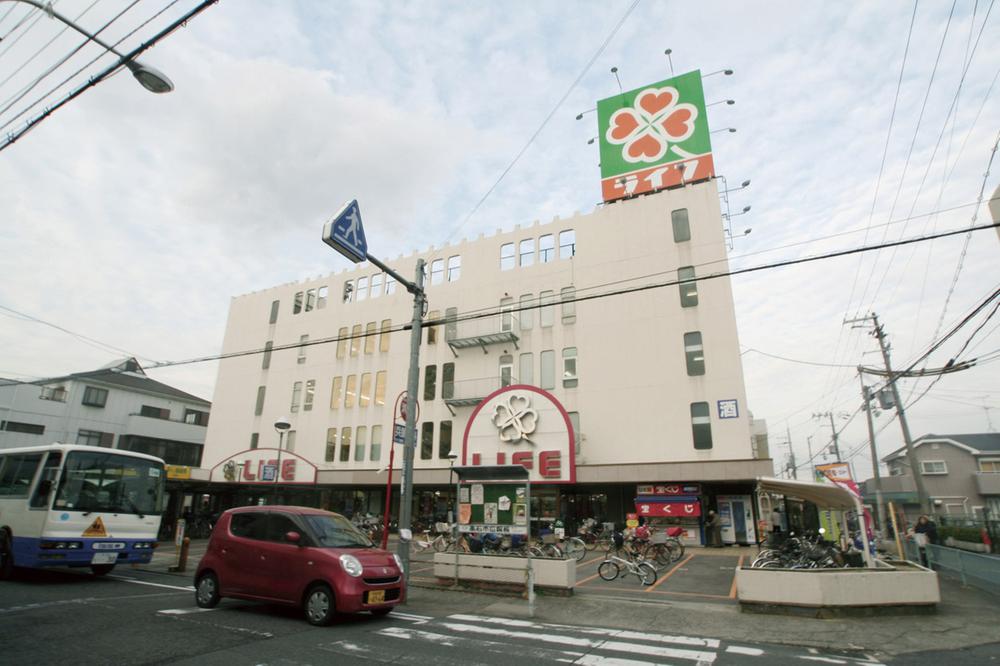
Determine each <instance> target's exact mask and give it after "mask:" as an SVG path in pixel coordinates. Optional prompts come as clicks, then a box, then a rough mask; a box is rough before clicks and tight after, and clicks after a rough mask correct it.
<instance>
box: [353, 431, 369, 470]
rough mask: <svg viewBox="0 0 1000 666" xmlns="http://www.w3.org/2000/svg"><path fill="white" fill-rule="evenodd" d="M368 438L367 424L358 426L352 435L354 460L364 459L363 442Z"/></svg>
mask: <svg viewBox="0 0 1000 666" xmlns="http://www.w3.org/2000/svg"><path fill="white" fill-rule="evenodd" d="M367 440H368V426H358V431H357V433H355V435H354V462H363V461H364V459H365V444H367V443H368V442H367Z"/></svg>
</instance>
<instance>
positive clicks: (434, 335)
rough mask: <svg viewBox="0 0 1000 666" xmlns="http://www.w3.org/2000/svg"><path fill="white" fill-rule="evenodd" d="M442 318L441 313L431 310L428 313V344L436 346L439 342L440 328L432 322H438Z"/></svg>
mask: <svg viewBox="0 0 1000 666" xmlns="http://www.w3.org/2000/svg"><path fill="white" fill-rule="evenodd" d="M440 317H441V312H440V311H438V310H431V311H430V312H428V313H427V322H428V325H427V326H426V328H427V344H429V345H436V344H437V340H438V327H437V326H436V325H434V324H431V323H430V322H434V321H437V320H438V319H439V318H440Z"/></svg>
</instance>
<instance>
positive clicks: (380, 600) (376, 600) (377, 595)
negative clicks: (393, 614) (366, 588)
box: [368, 590, 385, 604]
mask: <svg viewBox="0 0 1000 666" xmlns="http://www.w3.org/2000/svg"><path fill="white" fill-rule="evenodd" d="M368 603H370V604H384V603H385V590H371V591H370V592H369V593H368Z"/></svg>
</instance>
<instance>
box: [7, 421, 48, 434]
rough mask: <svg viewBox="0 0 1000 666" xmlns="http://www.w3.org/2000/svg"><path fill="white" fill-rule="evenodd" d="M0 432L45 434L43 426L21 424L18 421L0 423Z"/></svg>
mask: <svg viewBox="0 0 1000 666" xmlns="http://www.w3.org/2000/svg"><path fill="white" fill-rule="evenodd" d="M0 430H6V431H7V432H23V433H25V434H27V435H44V434H45V426H43V425H40V424H37V423H21V422H19V421H0Z"/></svg>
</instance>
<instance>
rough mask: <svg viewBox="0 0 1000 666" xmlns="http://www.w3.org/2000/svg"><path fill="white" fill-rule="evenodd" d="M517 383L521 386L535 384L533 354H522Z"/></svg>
mask: <svg viewBox="0 0 1000 666" xmlns="http://www.w3.org/2000/svg"><path fill="white" fill-rule="evenodd" d="M517 381H518V382H519V383H521V384H532V385H533V384H534V383H535V361H534V358H533V357H532V354H531V353H530V352H529V353H527V354H521V358H520V362H519V367H518V369H517Z"/></svg>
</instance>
